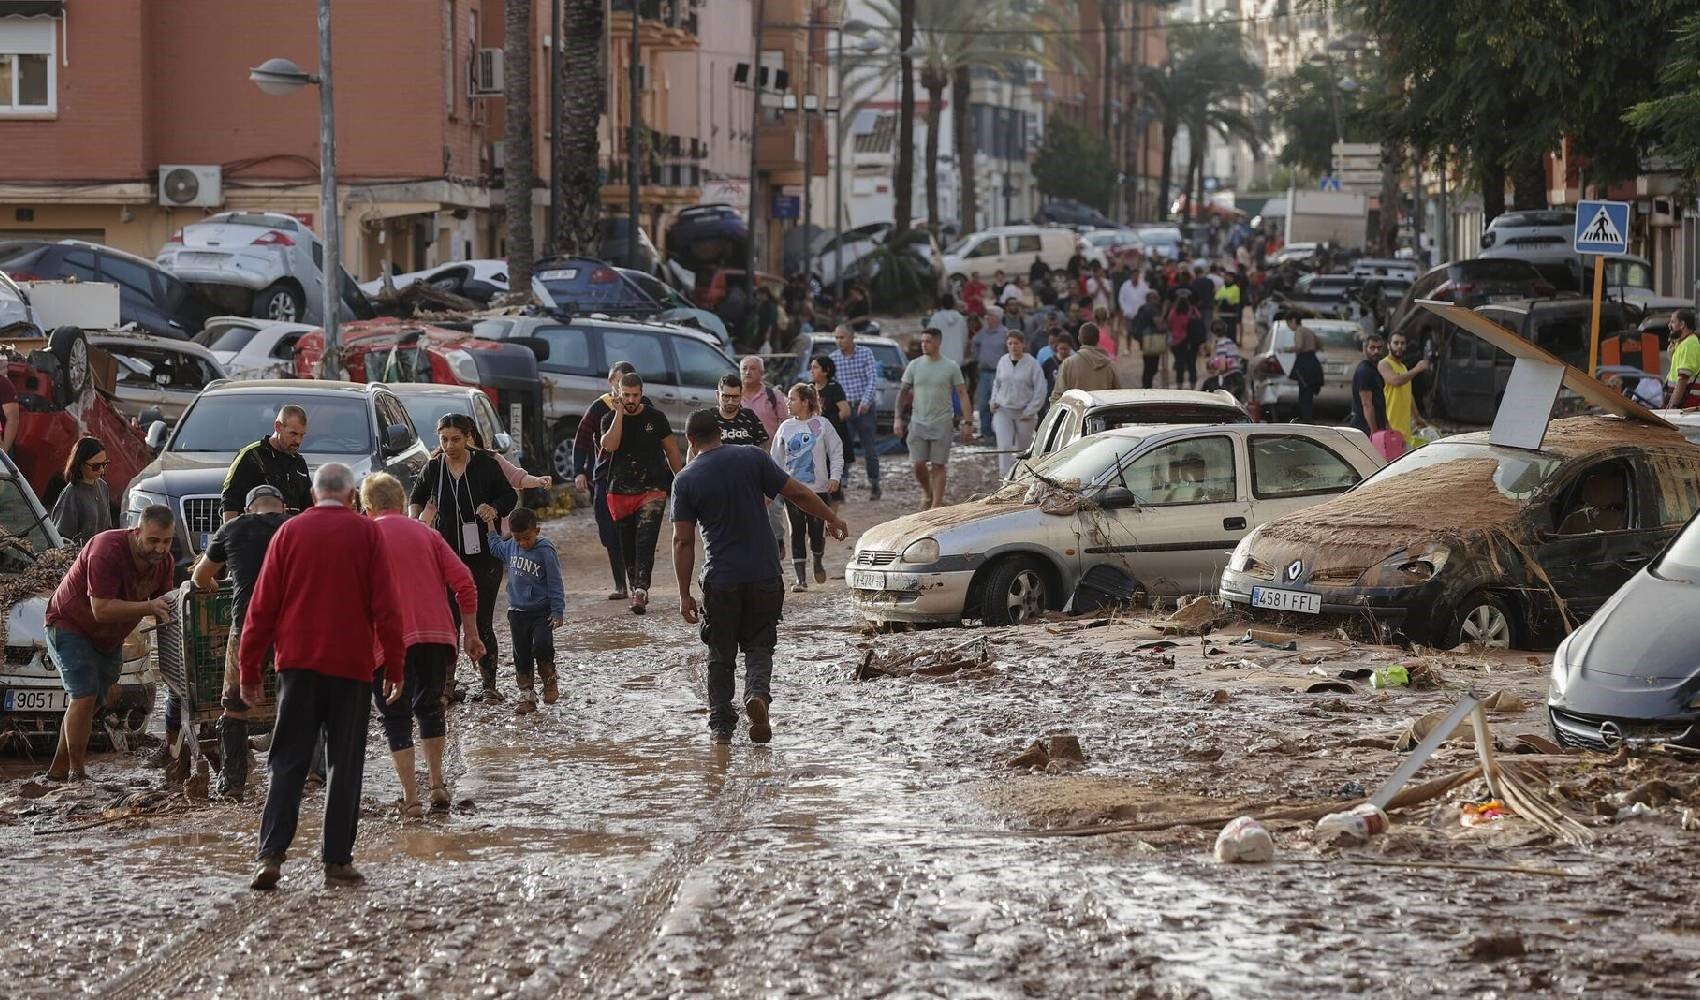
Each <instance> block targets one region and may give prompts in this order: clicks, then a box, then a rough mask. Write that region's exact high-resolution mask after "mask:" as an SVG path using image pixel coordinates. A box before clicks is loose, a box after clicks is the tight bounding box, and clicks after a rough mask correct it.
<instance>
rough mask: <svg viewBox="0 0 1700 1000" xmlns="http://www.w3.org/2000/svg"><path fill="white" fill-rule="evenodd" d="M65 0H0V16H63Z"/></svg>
mask: <svg viewBox="0 0 1700 1000" xmlns="http://www.w3.org/2000/svg"><path fill="white" fill-rule="evenodd" d="M63 16H65V0H0V17H63Z"/></svg>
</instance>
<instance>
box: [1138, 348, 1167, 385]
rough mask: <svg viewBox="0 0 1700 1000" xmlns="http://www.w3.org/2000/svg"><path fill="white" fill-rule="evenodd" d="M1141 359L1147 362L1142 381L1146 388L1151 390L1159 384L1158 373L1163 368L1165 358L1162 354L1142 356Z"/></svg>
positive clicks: (1141, 376)
mask: <svg viewBox="0 0 1700 1000" xmlns="http://www.w3.org/2000/svg"><path fill="white" fill-rule="evenodd" d="M1140 357H1141V358H1142V359H1144V361H1145V370H1144V371H1143V372H1141V373H1140V381H1141V383H1142V384H1143V385H1144V386H1145V388H1147V389H1149V388H1151V387H1152V385H1154V384H1156V382H1157V372H1158V371H1159V370H1161V369H1162V367H1163V356H1162V355H1161V354H1142V355H1140Z"/></svg>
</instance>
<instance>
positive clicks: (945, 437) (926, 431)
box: [892, 327, 974, 510]
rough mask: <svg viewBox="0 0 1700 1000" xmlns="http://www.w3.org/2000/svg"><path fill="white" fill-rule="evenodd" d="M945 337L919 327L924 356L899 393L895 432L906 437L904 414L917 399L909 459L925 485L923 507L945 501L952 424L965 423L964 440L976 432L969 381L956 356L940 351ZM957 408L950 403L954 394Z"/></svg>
mask: <svg viewBox="0 0 1700 1000" xmlns="http://www.w3.org/2000/svg"><path fill="white" fill-rule="evenodd" d="M943 339H944V338H943V337H941V336H940V335H939V331H937V330H935V329H933V328H931V327H928V328H927V329H925V330H923V331H921V356H920V357H918V358H916V359H915V360H914V361H911V362H909V366H908V367H907V368H904V369H903V389H902V391H901V392H900V393H899V394H898V397H897V420H896V421H895V423H894V424H893V426H892V432H893V433H895V434H896V435H897V436H898V437H903V427H904V420H903V413H904V411H905V410H908V409H909V408H910V406H909V404H910V402H911V401H913V402H914V409H913V412H911V413H910V419H909V436H908V438H907V443H908V445H909V459H910V461H911V462H913V463H914V466H915V481H916V482H918V483H920V484H921V498H922V503H921V509H922V510H929V509H931V508H933V507H942V506H943V505H944V473H945V463H947V462H948V461H950V438H951V433H950V432H951V424H952V423H957V424H959V425H960V427H961V432H962V440H963V441H967V440H968V439H969V437H970V435H972V434H973V433H974V430H973V428H974V420H973V413H974V408H973V405H972V404H971V403H969V401H968V382H967V380H965V379H964V378H963V377H962V369H961V368H960V367H958V366H957V364H956V362H955V361H952V360H951V359H949V358H946V357H944V356H943V355H941V354H940V353H939V344H940V343H941V342H942V340H943ZM952 392H954V393H955V394H956V403H957V405H956V407H955V408H954V409H953V408H952V406H951V393H952Z"/></svg>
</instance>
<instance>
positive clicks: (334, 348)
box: [248, 0, 342, 379]
mask: <svg viewBox="0 0 1700 1000" xmlns="http://www.w3.org/2000/svg"><path fill="white" fill-rule="evenodd" d="M318 3H319V72H318V73H316V74H315V73H309V72H307V71H306V70H304V69H302V68H301V67H300V66H297V65H296V64H295V63H294V62H293V61H291V60H289V59H283V58H275V59H267V60H266V61H265V62H263V63H261V64H260V65H258V66H255V67H253V68H252V69H250V70H249V71H248V79H250V80H252V81H253V82H254V86H256V87H258V88H260V92H261V93H263V94H267V95H269V96H271V97H287V96H289V95H291V94H293V93H295V92H296V91H298V90H300V89H301V88H302V87H305V86H307V85H308V84H314V85H317V86H318V88H319V214H320V215H322V216H323V217H324V221H325V229H324V232H325V240H324V244H325V253H324V267H323V270H322V274H321V275H320V276H321V278H322V279H323V280H322V281H321V282H320V288H321V290H322V291H323V293H324V297H323V299H322V309H321V311H322V312H323V314H324V315H323V317H322V322H323V323H324V330H325V351H324V357H322V358H321V359H320V360H319V377H320V378H326V379H334V378H338V377H339V376H340V375H341V373H342V363H341V362H342V359H341V352H342V341H341V339H340V338H339V337H338V336H337V321H338V320H339V319H340V318H341V317H340V316H339V311H340V309H341V307H342V220H341V218H340V217H339V216H338V214H337V204H336V115H335V112H334V110H333V106H332V101H331V4H330V0H318Z"/></svg>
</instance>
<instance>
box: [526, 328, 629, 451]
mask: <svg viewBox="0 0 1700 1000" xmlns="http://www.w3.org/2000/svg"><path fill="white" fill-rule="evenodd" d="M514 335H515V336H525V337H531V338H534V339H536V340H541V341H543V342H544V343H545V344H547V345H549V357H548V358H547V359H546V360H544V361H539V362H538V363H537V370H538V374H539V375H540V376H541V377H542V379H543V416H544V418H545V419H546V420H549V421H551V422H553V421H557V420H564V419H568V418H570V419H571V420H572V422H573V424H574V429H576V428H577V423H578V418H579V417H580V416H582V415H583V414H584V411H586V410H588V409H589V408H590V404H591V403H594V402H595V401H596V397H598V396H600V395H602V394H603V393H605V392H607V391H608V378H607V372H608V366H607V365H606V364H602V363H601V361H600V360H599V359H598V358H596V357H595V356H594V353H593V348H594V347H595V341H596V340H597V339H598V338H597V337H596V331H595V330H594V329H592V328H588V327H584V326H578V325H576V324H575V325H571V326H558V325H551V326H539V327H535V328H533V329H530V330H527V329H525V327H523V326H522V327H519V328H517V329H516V330H515V331H514ZM568 435H569V436H571V432H570V431H569V432H568Z"/></svg>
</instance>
